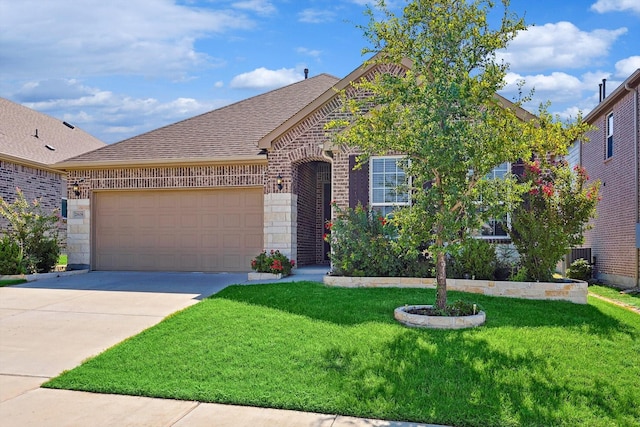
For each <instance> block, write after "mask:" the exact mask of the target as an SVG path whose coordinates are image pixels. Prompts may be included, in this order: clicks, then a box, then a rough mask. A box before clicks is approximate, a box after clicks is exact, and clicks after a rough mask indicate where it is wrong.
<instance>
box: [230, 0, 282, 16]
mask: <svg viewBox="0 0 640 427" xmlns="http://www.w3.org/2000/svg"><path fill="white" fill-rule="evenodd" d="M232 6H233V7H235V8H237V9H242V10H248V11H251V12H256V13H258V14H260V15H271V14H272V13H274V12H276V8H275V6H274V5H273V4H272V3H271V2H270V1H268V0H246V1H239V2H235V3H233V4H232Z"/></svg>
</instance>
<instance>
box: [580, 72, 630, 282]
mask: <svg viewBox="0 0 640 427" xmlns="http://www.w3.org/2000/svg"><path fill="white" fill-rule="evenodd" d="M639 84H640V69H637V70H636V71H635V72H634V73H633V74H631V76H629V77H628V78H627V79H626V80H625V81H624V82H623V83H622V84H621V85H620V86H618V87H617V88H616V89H615V90H614V91H613V92H611V94H610V95H607V96H604V95H606V94H605V93H603V90H604V89H602V88H601V98H603V99H602V100H601V102H600V103H599V104H598V106H597V107H595V108H594V109H593V110H592V111H591V112H590V113H589V114H587V116H586V117H585V118H584V120H585V121H586V122H587V123H589V124H591V125H593V126H595V129H594V130H592V131H590V132H588V133H587V135H586V136H587V137H588V138H589V142H587V143H582V144H574V145H573V146H572V149H571V150H570V154H569V156H568V159H569V161H570V163H580V164H581V165H582V166H584V167H585V168H586V170H587V173H588V174H589V177H590V180H592V181H593V180H600V182H601V187H600V196H601V197H602V199H601V200H600V202H599V203H598V206H597V218H595V219H594V220H592V225H593V229H591V230H588V231H587V232H586V234H585V243H584V245H583V246H584V247H585V248H591V255H592V258H593V259H592V261H595V269H596V274H597V278H598V279H599V280H601V281H603V282H607V283H611V284H617V285H621V286H624V287H637V286H639V285H640V284H639V280H638V277H639V275H640V266H639V257H640V250H639V247H640V202H639V201H638V193H639V187H640V178H639V175H640V163H639V160H638V152H639V151H640V142H639V141H638V139H639V132H640V131H639V129H638V127H639V125H638V121H639V113H638V110H639V108H640V105H639V101H638V85H639ZM576 159H577V160H576Z"/></svg>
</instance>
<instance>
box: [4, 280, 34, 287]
mask: <svg viewBox="0 0 640 427" xmlns="http://www.w3.org/2000/svg"><path fill="white" fill-rule="evenodd" d="M20 283H27V281H26V280H25V279H7V280H0V288H1V287H3V286H11V285H19V284H20Z"/></svg>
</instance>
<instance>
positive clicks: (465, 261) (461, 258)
mask: <svg viewBox="0 0 640 427" xmlns="http://www.w3.org/2000/svg"><path fill="white" fill-rule="evenodd" d="M496 267H497V256H496V250H495V247H494V245H492V244H490V243H488V242H487V241H485V240H482V239H473V238H471V239H467V240H465V241H464V242H463V243H462V244H461V245H460V249H459V250H458V251H457V252H456V253H454V255H453V256H451V257H450V258H449V268H450V269H451V275H452V277H454V278H457V279H459V278H463V277H465V276H467V275H468V277H469V278H475V279H481V280H491V279H493V278H494V273H495V270H496Z"/></svg>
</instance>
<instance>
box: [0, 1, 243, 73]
mask: <svg viewBox="0 0 640 427" xmlns="http://www.w3.org/2000/svg"><path fill="white" fill-rule="evenodd" d="M252 26H253V22H252V21H251V20H250V19H248V18H247V17H246V16H244V15H242V14H241V13H238V12H234V11H232V10H225V9H218V10H212V9H201V8H196V7H187V6H184V5H178V4H175V2H174V1H170V0H136V1H129V0H110V1H103V0H84V1H83V2H81V3H77V2H75V1H71V0H56V1H45V2H43V1H41V0H21V1H19V2H13V3H12V4H11V7H3V8H2V13H1V14H0V52H2V63H3V66H2V67H1V68H0V78H9V77H15V76H17V75H20V76H22V77H23V78H25V77H26V78H41V76H42V75H43V74H44V75H46V76H47V77H49V78H55V77H69V76H73V77H86V76H90V75H107V74H129V75H132V74H134V75H145V76H175V77H176V78H179V77H180V76H181V75H183V74H184V73H186V72H188V71H189V70H191V69H192V68H194V67H204V66H211V65H212V64H215V62H216V60H215V59H214V58H211V57H209V56H208V55H206V54H204V53H202V52H199V51H197V50H196V48H195V41H196V40H198V39H200V38H203V37H207V36H210V35H213V34H221V33H225V32H228V31H230V30H234V29H246V28H250V27H252Z"/></svg>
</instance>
